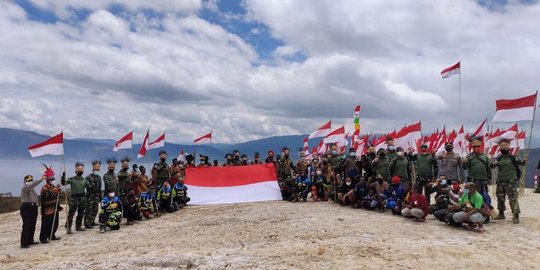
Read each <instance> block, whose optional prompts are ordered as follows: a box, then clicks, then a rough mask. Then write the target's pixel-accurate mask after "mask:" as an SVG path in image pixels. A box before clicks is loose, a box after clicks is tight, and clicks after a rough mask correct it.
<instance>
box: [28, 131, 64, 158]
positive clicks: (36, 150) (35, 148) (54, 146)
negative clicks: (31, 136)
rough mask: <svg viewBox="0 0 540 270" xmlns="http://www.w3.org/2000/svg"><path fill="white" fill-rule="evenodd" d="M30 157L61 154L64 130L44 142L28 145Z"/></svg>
mask: <svg viewBox="0 0 540 270" xmlns="http://www.w3.org/2000/svg"><path fill="white" fill-rule="evenodd" d="M28 151H29V152H30V155H31V156H32V157H40V156H44V155H63V154H64V132H63V131H62V132H60V134H58V135H55V136H52V137H50V138H49V139H47V140H46V141H44V142H40V143H38V144H34V145H31V146H29V147H28Z"/></svg>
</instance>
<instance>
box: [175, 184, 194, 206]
mask: <svg viewBox="0 0 540 270" xmlns="http://www.w3.org/2000/svg"><path fill="white" fill-rule="evenodd" d="M187 190H188V188H187V186H186V185H184V177H180V179H178V183H176V184H175V185H174V186H173V204H174V209H175V210H178V209H180V208H183V207H184V206H186V204H187V203H188V202H189V201H190V200H191V199H190V198H189V197H188V196H187Z"/></svg>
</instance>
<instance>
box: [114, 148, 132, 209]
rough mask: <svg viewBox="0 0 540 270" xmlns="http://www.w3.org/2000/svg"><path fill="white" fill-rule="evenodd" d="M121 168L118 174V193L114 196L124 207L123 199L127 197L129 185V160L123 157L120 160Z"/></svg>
mask: <svg viewBox="0 0 540 270" xmlns="http://www.w3.org/2000/svg"><path fill="white" fill-rule="evenodd" d="M120 162H122V165H121V166H122V168H121V169H120V171H119V172H118V191H120V193H118V194H117V195H116V196H118V198H120V201H122V204H123V205H126V204H125V203H126V202H125V199H126V197H127V194H128V192H129V184H130V175H129V158H128V157H124V158H122V160H120Z"/></svg>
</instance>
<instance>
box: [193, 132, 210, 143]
mask: <svg viewBox="0 0 540 270" xmlns="http://www.w3.org/2000/svg"><path fill="white" fill-rule="evenodd" d="M211 141H212V132H210V133H208V134H206V135H203V136H201V137H199V138H197V139H195V140H194V141H193V142H194V143H210V142H211Z"/></svg>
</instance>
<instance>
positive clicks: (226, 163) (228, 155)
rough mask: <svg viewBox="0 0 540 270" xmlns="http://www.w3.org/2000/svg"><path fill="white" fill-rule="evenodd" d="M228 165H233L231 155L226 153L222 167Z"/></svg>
mask: <svg viewBox="0 0 540 270" xmlns="http://www.w3.org/2000/svg"><path fill="white" fill-rule="evenodd" d="M230 166H234V164H233V162H232V155H231V154H227V155H225V163H223V167H230Z"/></svg>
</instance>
